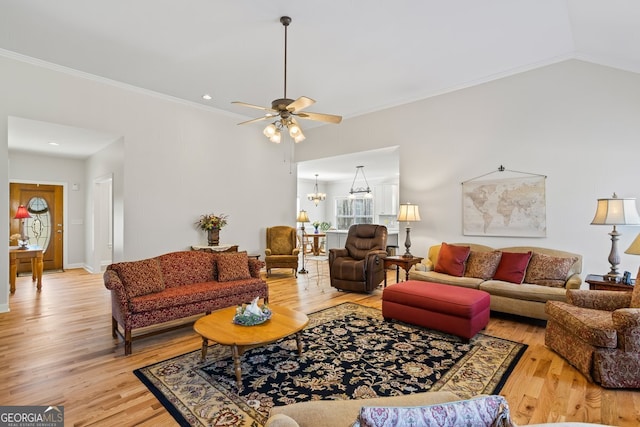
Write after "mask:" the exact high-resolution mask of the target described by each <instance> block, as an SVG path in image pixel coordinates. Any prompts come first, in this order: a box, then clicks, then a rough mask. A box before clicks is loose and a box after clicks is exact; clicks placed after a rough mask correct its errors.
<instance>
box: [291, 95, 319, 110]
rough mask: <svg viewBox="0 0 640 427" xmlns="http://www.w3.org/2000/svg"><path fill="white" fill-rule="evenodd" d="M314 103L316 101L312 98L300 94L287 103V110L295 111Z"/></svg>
mask: <svg viewBox="0 0 640 427" xmlns="http://www.w3.org/2000/svg"><path fill="white" fill-rule="evenodd" d="M315 103H316V101H314V100H313V99H311V98H307V97H306V96H301V97H300V98H298V99H296V100H295V101H293V102H292V103H291V104H289V105H287V110H289V111H291V112H293V113H295V112H297V111H301V110H304V109H305V108H307V107H308V106H310V105H313V104H315Z"/></svg>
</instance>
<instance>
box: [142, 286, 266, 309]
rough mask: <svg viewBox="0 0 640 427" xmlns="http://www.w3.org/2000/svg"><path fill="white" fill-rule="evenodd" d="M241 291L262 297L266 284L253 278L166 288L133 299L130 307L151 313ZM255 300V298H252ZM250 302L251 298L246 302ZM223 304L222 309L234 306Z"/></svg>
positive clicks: (229, 296)
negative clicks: (261, 293)
mask: <svg viewBox="0 0 640 427" xmlns="http://www.w3.org/2000/svg"><path fill="white" fill-rule="evenodd" d="M239 289H241V290H242V293H246V294H251V295H254V294H255V295H256V296H257V295H260V292H261V291H262V290H263V289H264V282H263V281H262V280H261V279H256V278H251V279H246V280H242V281H234V282H222V283H220V282H205V283H192V284H189V285H183V286H175V287H173V288H166V289H165V290H164V291H161V292H156V293H153V294H148V295H142V296H139V297H136V298H133V299H132V300H131V301H130V302H129V307H130V309H131V311H132V312H134V313H143V312H150V311H153V310H160V309H163V308H172V307H176V310H177V307H180V306H183V305H189V304H195V303H198V302H201V301H209V300H221V301H222V300H224V299H227V298H233V297H234V296H236V295H238V293H239ZM251 298H253V296H252V297H251ZM246 302H250V298H249V299H248V300H247V301H246ZM234 304H235V303H234V302H230V303H229V304H226V305H225V304H221V305H220V306H221V307H224V306H231V305H234Z"/></svg>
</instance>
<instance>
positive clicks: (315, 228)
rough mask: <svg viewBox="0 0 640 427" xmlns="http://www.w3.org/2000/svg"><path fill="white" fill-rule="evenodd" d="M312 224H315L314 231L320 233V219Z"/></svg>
mask: <svg viewBox="0 0 640 427" xmlns="http://www.w3.org/2000/svg"><path fill="white" fill-rule="evenodd" d="M311 225H313V229H314V231H313V232H314V233H316V234H318V227H320V221H313V222H312V223H311Z"/></svg>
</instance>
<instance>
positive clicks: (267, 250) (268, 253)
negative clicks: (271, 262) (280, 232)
mask: <svg viewBox="0 0 640 427" xmlns="http://www.w3.org/2000/svg"><path fill="white" fill-rule="evenodd" d="M264 254H265V255H266V256H271V249H269V248H267V249H265V250H264Z"/></svg>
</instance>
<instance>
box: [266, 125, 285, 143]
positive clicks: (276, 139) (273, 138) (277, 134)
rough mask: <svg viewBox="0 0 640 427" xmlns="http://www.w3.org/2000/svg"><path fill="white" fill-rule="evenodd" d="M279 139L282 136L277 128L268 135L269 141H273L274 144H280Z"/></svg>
mask: <svg viewBox="0 0 640 427" xmlns="http://www.w3.org/2000/svg"><path fill="white" fill-rule="evenodd" d="M281 140H282V136H281V134H280V131H279V130H277V129H276V131H275V132H274V134H273V135H271V136H270V137H269V141H271V142H274V143H276V144H280V141H281Z"/></svg>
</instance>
